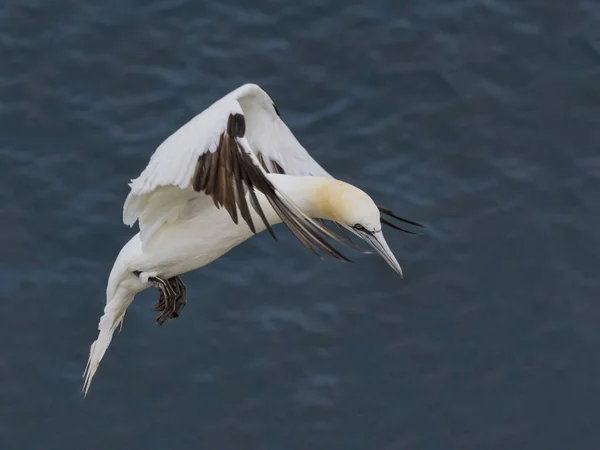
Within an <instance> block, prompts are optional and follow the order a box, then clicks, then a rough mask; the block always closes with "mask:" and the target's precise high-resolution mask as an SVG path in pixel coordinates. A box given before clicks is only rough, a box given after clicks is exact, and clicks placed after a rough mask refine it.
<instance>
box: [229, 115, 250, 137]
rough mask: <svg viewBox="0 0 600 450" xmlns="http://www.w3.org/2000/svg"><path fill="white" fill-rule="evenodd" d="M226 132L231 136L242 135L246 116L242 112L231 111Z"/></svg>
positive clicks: (244, 131)
mask: <svg viewBox="0 0 600 450" xmlns="http://www.w3.org/2000/svg"><path fill="white" fill-rule="evenodd" d="M227 134H228V135H230V136H233V137H244V135H245V134H246V118H245V117H244V115H243V114H240V113H232V114H230V115H229V119H228V120H227Z"/></svg>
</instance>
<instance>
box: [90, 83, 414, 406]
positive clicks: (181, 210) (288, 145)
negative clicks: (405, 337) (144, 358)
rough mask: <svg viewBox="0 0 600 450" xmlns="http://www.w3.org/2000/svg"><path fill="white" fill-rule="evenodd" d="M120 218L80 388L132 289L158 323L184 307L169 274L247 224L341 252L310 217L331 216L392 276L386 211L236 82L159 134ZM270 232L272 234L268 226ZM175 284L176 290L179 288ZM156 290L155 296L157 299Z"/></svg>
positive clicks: (208, 258)
mask: <svg viewBox="0 0 600 450" xmlns="http://www.w3.org/2000/svg"><path fill="white" fill-rule="evenodd" d="M130 187H131V191H130V192H129V195H128V196H127V198H126V200H125V204H124V207H123V222H124V223H125V224H126V225H129V226H133V225H134V224H135V223H136V222H138V225H139V228H140V232H139V233H138V234H136V235H135V236H134V237H133V238H132V239H131V240H130V241H129V242H128V243H127V244H126V245H125V246H124V247H123V248H122V249H121V252H120V253H119V255H118V256H117V259H116V261H115V263H114V265H113V269H112V271H111V273H110V276H109V280H108V286H107V292H106V295H107V303H106V307H105V308H104V314H103V316H102V318H101V319H100V323H99V326H98V329H99V331H100V333H99V335H98V339H97V340H96V341H95V342H94V343H93V344H92V347H91V349H90V356H89V360H88V364H87V367H86V371H85V373H84V377H85V382H84V393H85V394H87V391H88V389H89V386H90V383H91V380H92V378H93V376H94V374H95V372H96V370H97V368H98V365H99V363H100V361H101V359H102V357H103V356H104V353H105V352H106V349H107V348H108V346H109V344H110V341H111V339H112V335H113V333H114V330H115V329H116V327H117V326H118V325H119V323H122V321H123V318H124V315H125V311H126V309H127V307H128V306H129V305H130V304H131V302H132V301H133V298H134V297H135V295H136V294H137V293H138V292H140V291H142V290H144V289H146V288H148V287H150V286H152V285H155V286H156V287H157V288H159V291H160V293H161V297H160V298H159V304H158V305H157V308H158V309H159V310H160V311H162V312H163V314H162V315H161V316H160V317H159V319H160V320H159V323H162V322H163V321H164V320H166V319H171V318H175V317H177V316H178V315H179V312H180V310H181V309H182V308H183V306H185V286H184V285H183V283H181V280H180V279H179V278H178V276H179V275H181V274H183V273H185V272H189V271H191V270H195V269H198V268H200V267H202V266H204V265H206V264H209V263H211V262H212V261H214V260H215V259H217V258H219V257H220V256H222V255H223V254H225V253H226V252H228V251H229V250H230V249H232V248H233V247H235V246H236V245H239V244H240V243H242V242H243V241H245V240H246V239H248V238H249V237H251V236H252V235H253V234H254V233H255V232H256V233H259V232H261V231H263V230H264V229H268V230H269V232H270V233H271V234H273V232H272V230H271V225H275V224H276V223H279V222H283V223H285V224H286V225H287V227H288V228H289V229H290V230H291V231H292V233H294V235H295V236H296V237H297V238H298V239H299V240H300V242H301V243H302V244H303V245H305V246H306V247H307V248H309V249H310V250H311V251H313V252H315V253H316V252H317V250H321V251H324V252H326V253H328V254H330V255H331V256H333V257H335V258H338V259H343V260H347V258H346V257H345V256H344V255H342V254H341V253H340V252H339V251H338V250H337V249H335V248H334V247H333V246H332V245H331V244H330V243H329V242H327V241H326V239H325V238H326V237H329V238H333V239H334V240H336V241H338V242H342V243H347V242H345V241H343V240H341V239H340V238H339V237H337V236H336V235H335V234H333V233H332V232H331V231H329V230H328V229H327V228H325V227H324V226H323V225H322V222H317V221H315V220H313V219H325V220H331V221H334V222H336V223H337V224H338V225H340V227H342V228H344V229H347V230H349V231H351V232H352V233H353V234H355V235H356V236H359V237H360V238H362V239H363V240H365V241H367V242H368V243H369V244H370V245H372V246H373V247H374V248H375V249H376V250H377V251H378V252H379V253H380V254H381V255H382V256H383V258H384V259H385V260H386V261H387V262H388V263H389V264H390V265H391V266H392V268H394V270H396V271H397V272H398V273H399V274H400V275H402V271H401V269H400V266H399V265H398V262H397V261H396V259H395V257H394V256H393V254H392V252H391V251H390V249H389V247H388V246H387V244H386V243H385V239H384V238H383V233H382V231H381V223H384V224H387V225H389V226H391V227H393V228H396V229H400V230H402V231H407V230H404V229H402V228H399V227H397V226H396V225H393V224H391V223H390V222H388V221H387V220H385V219H383V218H381V217H380V214H379V213H380V212H383V213H386V214H388V215H390V216H391V217H395V218H396V219H399V220H401V221H404V222H408V223H411V224H413V225H417V226H420V225H419V224H417V223H415V222H411V221H408V220H405V219H402V218H400V217H397V216H394V215H393V214H392V213H391V212H390V211H389V210H386V209H383V208H380V207H378V206H377V205H375V203H374V202H373V201H372V200H371V198H370V197H369V196H368V195H367V194H365V193H364V192H362V191H361V190H359V189H358V188H356V187H354V186H352V185H349V184H347V183H344V182H342V181H339V180H335V179H333V178H332V177H331V175H329V174H328V173H327V172H326V171H325V170H324V169H323V168H322V167H321V166H320V165H319V164H318V163H317V162H316V161H315V160H314V159H313V158H312V157H311V156H310V155H309V154H308V152H307V151H306V150H305V149H304V147H302V145H301V144H300V143H299V142H298V141H297V139H296V138H295V137H294V135H293V134H292V132H291V131H290V130H289V128H288V127H287V126H286V125H285V123H284V122H283V121H282V120H281V118H280V117H279V113H278V111H277V109H276V107H275V105H274V103H273V101H272V100H271V98H270V97H269V96H268V95H267V93H266V92H265V91H263V90H262V89H261V88H260V87H259V86H257V85H254V84H245V85H243V86H241V87H239V88H237V89H235V90H234V91H232V92H230V93H229V94H227V95H225V96H224V97H223V98H221V99H220V100H218V101H216V102H215V103H213V104H212V105H211V106H209V107H208V108H207V109H206V110H204V111H203V112H202V113H200V114H198V115H197V116H196V117H194V118H193V119H192V120H190V121H189V122H188V123H186V124H185V125H183V126H182V127H181V128H180V129H179V130H177V131H176V132H175V133H174V134H172V135H171V136H170V137H169V138H167V139H166V140H165V141H164V142H163V143H162V144H161V145H160V146H159V147H158V148H157V149H156V151H155V152H154V154H153V155H152V157H151V158H150V162H149V163H148V166H147V167H146V168H145V169H144V170H143V171H142V173H141V174H140V176H139V177H138V178H136V179H134V180H132V182H131V183H130ZM273 236H274V234H273ZM182 292H183V293H182ZM161 299H162V300H164V301H163V303H162V304H161Z"/></svg>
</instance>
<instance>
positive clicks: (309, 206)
mask: <svg viewBox="0 0 600 450" xmlns="http://www.w3.org/2000/svg"><path fill="white" fill-rule="evenodd" d="M268 177H269V178H270V179H271V180H272V182H273V183H274V184H275V185H276V187H277V188H278V189H280V190H281V191H282V192H283V193H284V194H285V195H286V196H287V197H288V198H289V199H290V200H292V201H293V202H294V203H295V204H296V205H297V206H298V207H299V208H300V209H301V210H302V211H303V212H304V213H305V214H306V215H308V216H309V217H311V218H313V219H325V220H336V213H335V209H336V208H335V207H334V205H332V199H333V198H335V196H336V193H337V192H338V191H339V190H340V189H342V186H341V185H345V183H343V182H341V181H338V180H336V179H334V178H325V177H312V176H295V175H279V174H269V175H268ZM269 209H270V208H269ZM273 213H274V214H276V213H275V212H274V211H273ZM269 219H271V218H269ZM273 219H275V220H276V221H280V219H279V217H278V216H276V217H273ZM338 219H339V218H338Z"/></svg>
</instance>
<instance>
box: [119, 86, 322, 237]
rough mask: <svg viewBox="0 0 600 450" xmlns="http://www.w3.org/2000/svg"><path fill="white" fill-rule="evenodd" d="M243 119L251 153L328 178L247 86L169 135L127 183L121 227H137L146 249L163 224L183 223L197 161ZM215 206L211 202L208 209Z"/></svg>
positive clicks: (261, 95) (291, 170)
mask: <svg viewBox="0 0 600 450" xmlns="http://www.w3.org/2000/svg"><path fill="white" fill-rule="evenodd" d="M234 113H238V114H243V115H244V118H245V121H246V136H245V138H246V139H247V142H248V144H249V145H248V149H249V150H250V151H251V152H252V153H253V155H254V156H255V157H256V156H257V155H258V154H259V153H260V154H262V156H263V158H264V159H265V160H266V161H267V162H268V161H275V162H277V164H279V165H280V166H281V167H282V168H283V169H284V170H285V172H286V173H287V174H290V175H312V176H327V177H328V176H330V175H329V174H328V173H327V172H326V171H325V170H324V169H323V168H322V167H321V166H320V165H319V164H318V163H317V162H316V161H315V160H314V159H313V158H312V157H311V156H310V155H309V154H308V152H307V151H306V149H304V147H302V145H301V144H300V143H299V142H298V140H297V139H296V138H295V136H294V135H293V134H292V132H291V131H290V129H289V128H288V127H287V126H286V124H285V123H284V122H283V121H282V120H281V118H280V117H279V116H278V114H277V113H276V111H275V106H274V104H273V102H272V100H271V98H270V97H269V96H268V95H267V93H266V92H265V91H263V90H262V89H261V88H260V87H259V86H257V85H255V84H245V85H243V86H241V87H239V88H237V89H235V90H234V91H232V92H230V93H229V94H227V95H225V96H224V97H222V98H221V99H219V100H217V101H216V102H215V103H213V104H212V105H210V106H209V107H208V108H207V109H205V110H204V111H202V112H201V113H200V114H198V115H197V116H195V117H194V118H192V119H191V120H190V121H189V122H187V123H186V124H184V125H183V126H182V127H181V128H179V129H178V130H177V131H176V132H175V133H173V134H172V135H171V136H169V137H168V138H167V139H166V140H165V141H164V142H163V143H162V144H161V145H160V146H159V147H158V148H157V149H156V151H155V152H154V154H153V155H152V157H151V158H150V161H149V163H148V166H147V167H146V168H145V169H144V171H143V172H142V173H141V174H140V176H139V177H137V178H136V179H134V180H132V181H131V183H130V184H129V185H130V187H131V191H130V192H129V195H128V196H127V198H126V200H125V204H124V206H123V222H124V223H125V224H126V225H129V226H133V225H134V224H135V222H136V221H138V222H139V227H140V234H141V240H142V244H143V245H147V243H148V242H149V240H150V238H151V237H152V236H153V235H154V233H155V232H156V231H157V230H158V229H160V227H162V226H163V225H164V224H165V223H169V222H173V221H175V220H177V219H179V218H180V217H181V216H182V214H183V213H184V210H185V208H186V205H187V204H188V202H189V201H190V200H193V199H195V198H197V197H198V196H199V195H200V196H204V195H205V194H204V193H198V192H195V191H194V190H193V189H192V188H191V186H190V182H191V179H192V176H193V173H194V170H195V166H196V162H197V161H198V158H199V157H200V156H201V155H202V154H203V153H205V152H214V151H216V149H217V146H218V143H219V139H220V136H221V134H222V133H223V132H224V131H225V130H226V127H227V120H228V118H229V116H230V115H231V114H234ZM209 204H211V203H209V202H207V205H209Z"/></svg>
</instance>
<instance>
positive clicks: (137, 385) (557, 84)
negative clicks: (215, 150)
mask: <svg viewBox="0 0 600 450" xmlns="http://www.w3.org/2000/svg"><path fill="white" fill-rule="evenodd" d="M246 82H253V83H258V84H259V85H261V86H262V87H263V88H264V89H265V90H266V91H267V92H268V93H269V94H270V95H271V97H272V98H273V99H274V101H275V102H276V104H277V106H278V108H279V110H280V112H281V115H282V117H283V119H284V120H285V121H286V123H287V124H288V125H289V126H290V128H291V129H292V131H293V132H294V133H295V134H296V136H297V137H298V139H299V140H300V142H302V143H303V144H304V145H305V147H306V148H307V149H308V150H309V151H310V153H311V154H312V155H313V156H314V157H315V158H316V159H317V160H318V161H319V162H320V163H321V164H322V165H323V166H324V167H325V168H326V169H327V170H329V171H330V172H331V173H332V174H333V175H334V176H336V177H338V178H341V179H343V180H346V181H349V182H351V183H354V184H356V185H357V186H359V187H361V188H362V189H364V190H365V191H367V192H368V193H369V194H370V195H371V196H372V197H373V198H374V199H375V200H376V201H377V202H379V203H381V204H384V205H386V206H388V207H390V208H392V209H393V210H394V211H396V212H397V213H399V214H400V215H403V216H405V217H408V218H410V219H413V220H416V221H419V222H422V223H424V224H425V225H426V230H425V231H426V233H425V235H424V236H421V237H415V236H410V235H407V234H403V233H394V232H393V230H385V231H386V236H387V240H388V243H389V244H390V246H391V247H392V249H393V250H394V252H395V253H396V255H397V257H398V260H399V261H400V263H401V265H402V267H403V269H404V274H405V278H404V279H403V280H401V279H400V278H399V277H398V276H397V275H396V274H395V273H394V272H393V271H392V270H391V269H390V268H389V267H388V266H387V265H386V263H385V262H384V261H383V260H382V259H381V258H379V257H378V256H376V255H360V254H356V253H354V254H350V256H352V257H353V259H354V261H355V263H354V264H344V263H341V262H338V261H335V260H331V259H328V260H326V261H320V260H319V259H317V258H315V257H314V256H313V255H311V254H310V253H309V252H308V251H306V250H305V249H304V248H303V247H302V246H301V245H300V244H299V243H298V242H297V241H296V240H295V239H294V238H293V236H292V235H291V234H290V233H289V231H287V230H286V229H285V227H284V226H282V225H278V226H277V228H276V232H277V233H278V235H279V239H280V241H279V242H278V243H276V242H273V241H272V239H271V238H270V237H269V236H268V235H267V234H264V235H259V236H257V237H254V238H252V239H251V240H249V241H248V242H246V243H244V244H243V245H241V246H239V247H237V248H235V249H234V250H233V251H231V252H230V253H228V254H227V255H226V256H225V257H223V258H221V259H219V260H218V261H216V262H214V263H213V264H212V265H210V266H208V267H205V268H203V269H201V270H199V271H196V272H193V273H188V274H186V275H184V276H183V280H184V281H185V282H186V284H187V285H188V293H189V297H188V306H187V308H186V309H185V311H184V314H183V315H182V316H181V317H180V318H179V319H178V320H176V321H171V322H169V323H167V324H166V325H165V326H163V327H158V326H157V325H156V324H155V321H154V319H155V317H156V315H157V313H156V312H154V311H152V309H151V307H152V305H153V304H154V302H155V299H156V292H155V291H153V290H152V291H150V290H148V291H145V292H143V293H142V294H140V295H139V296H138V297H137V298H136V301H135V302H134V304H133V305H132V306H131V308H130V309H129V313H128V314H127V316H126V319H125V323H124V327H123V331H122V332H121V333H120V334H118V335H115V338H114V339H113V343H112V345H111V347H110V348H109V351H108V353H107V355H106V357H105V359H104V360H103V362H102V364H101V365H100V369H99V372H98V374H97V376H96V378H95V379H94V383H93V384H92V388H91V391H90V395H89V396H88V398H87V399H85V400H82V399H81V394H80V389H81V385H82V379H81V375H82V373H83V370H84V367H85V363H86V359H87V355H88V351H89V345H90V344H91V342H92V341H93V340H94V339H95V338H96V335H97V325H98V320H99V318H100V316H101V314H102V309H103V306H104V302H105V288H106V280H107V276H108V273H109V272H110V269H111V267H112V264H113V261H114V259H115V257H116V255H117V253H118V252H119V250H120V248H121V246H122V245H123V244H124V243H125V242H127V240H128V239H129V238H130V237H131V236H132V235H133V234H134V233H135V231H134V230H132V229H130V228H128V227H126V226H125V225H123V224H122V222H121V211H122V205H123V201H124V199H125V196H126V195H127V192H128V186H127V183H128V182H129V181H130V180H131V179H132V178H135V177H137V176H138V174H139V173H140V172H141V170H142V169H143V168H144V167H145V165H146V163H147V161H148V159H149V157H150V155H151V154H152V153H153V152H154V150H155V148H156V147H157V146H158V145H159V144H160V143H161V142H162V141H163V140H164V139H165V138H166V137H167V136H168V135H169V134H171V133H172V132H174V131H175V130H176V129H177V128H178V127H180V126H181V125H183V124H184V123H185V122H186V121H188V120H189V119H190V118H191V117H193V116H194V115H196V114H197V113H199V112H200V111H202V110H203V109H204V108H206V107H207V106H209V105H210V104H211V103H212V102H214V101H215V100H217V99H218V98H220V97H221V96H222V95H224V94H226V93H227V92H229V91H230V90H232V89H234V88H236V87H237V86H239V85H241V84H243V83H246ZM599 142H600V4H599V3H598V2H597V1H595V0H573V1H568V2H567V1H562V2H558V1H555V2H548V1H541V0H444V1H442V0H435V1H433V0H424V1H413V0H407V1H396V0H388V1H378V0H374V1H372V2H370V3H369V2H357V1H341V0H338V1H315V0H312V1H311V0H309V1H304V2H291V1H287V2H286V1H276V0H260V1H258V0H255V1H241V0H239V1H227V2H225V1H223V2H220V1H192V0H161V1H154V0H152V1H141V0H119V1H116V0H107V1H104V2H92V1H89V0H85V1H80V0H78V1H75V0H71V1H65V0H57V1H52V2H50V1H42V0H4V1H3V2H2V4H1V5H0V179H1V184H0V202H1V205H2V215H1V222H0V255H1V258H0V296H1V302H0V308H1V310H0V312H1V314H2V318H3V320H2V326H1V327H0V339H1V342H2V343H3V345H2V348H1V350H0V380H1V382H0V446H1V447H2V449H6V450H21V449H27V450H37V449H44V450H54V449H60V450H69V449H86V450H92V449H109V448H110V449H114V450H117V449H133V448H143V449H159V448H160V449H163V448H167V449H171V450H180V449H191V448H202V449H236V450H237V449H269V450H270V449H282V450H295V449H303V450H305V449H328V450H332V449H344V450H354V449H369V450H402V449H431V450H437V449H441V450H452V449H461V450H462V449H469V450H471V449H472V450H482V449H498V450H500V449H511V450H512V449H527V450H537V449H544V450H548V449H561V450H563V449H566V448H573V449H578V450H579V449H582V450H583V449H597V448H599V447H600V431H599V430H598V426H597V425H598V421H599V420H600V408H599V401H600V332H599V328H600V305H599V304H598V300H599V298H600V296H599V294H600V292H599V291H600V289H599V288H600V283H599V282H598V280H597V273H596V270H597V269H598V267H599V266H598V258H599V257H600V232H599V231H598V220H599V219H600V209H599V208H600V195H599V188H600V151H599V148H598V145H599Z"/></svg>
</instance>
